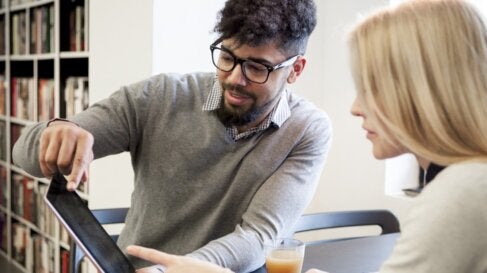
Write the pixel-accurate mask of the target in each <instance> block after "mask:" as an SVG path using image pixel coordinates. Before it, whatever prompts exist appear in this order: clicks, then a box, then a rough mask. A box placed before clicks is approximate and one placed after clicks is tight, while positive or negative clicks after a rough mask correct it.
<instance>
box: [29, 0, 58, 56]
mask: <svg viewBox="0 0 487 273" xmlns="http://www.w3.org/2000/svg"><path fill="white" fill-rule="evenodd" d="M53 51H54V6H53V5H50V6H43V7H39V8H36V9H34V10H33V11H32V13H31V20H30V53H33V54H34V53H37V54H39V53H49V52H53Z"/></svg>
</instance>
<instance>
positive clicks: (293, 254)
mask: <svg viewBox="0 0 487 273" xmlns="http://www.w3.org/2000/svg"><path fill="white" fill-rule="evenodd" d="M303 257H304V243H303V242H301V241H299V240H295V239H287V238H285V239H278V240H276V241H274V242H272V243H271V244H267V245H266V261H265V264H266V269H267V273H301V268H302V266H303Z"/></svg>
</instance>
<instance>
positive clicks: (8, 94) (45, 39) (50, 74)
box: [0, 0, 89, 273]
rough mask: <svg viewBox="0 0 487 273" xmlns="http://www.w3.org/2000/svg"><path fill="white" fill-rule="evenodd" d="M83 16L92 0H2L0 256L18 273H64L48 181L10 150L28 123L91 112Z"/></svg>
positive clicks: (61, 236) (65, 256)
mask: <svg viewBox="0 0 487 273" xmlns="http://www.w3.org/2000/svg"><path fill="white" fill-rule="evenodd" d="M88 11H89V0H69V1H67V0H0V236H1V237H0V255H2V256H4V257H5V258H7V259H8V260H9V261H11V262H12V263H13V264H14V265H15V266H16V267H18V268H19V269H20V270H21V271H22V272H49V273H65V272H66V273H67V272H69V271H68V263H69V243H70V242H69V240H70V239H69V236H68V235H67V232H66V230H64V228H63V227H62V226H61V225H60V224H59V223H58V221H57V220H56V219H55V217H54V215H53V214H52V213H51V212H50V211H49V210H48V209H47V208H46V206H45V204H44V201H43V199H42V197H43V193H44V192H45V191H46V189H47V185H48V181H47V180H46V179H38V178H35V177H32V176H30V175H28V174H27V173H26V172H25V171H23V170H22V169H21V168H19V167H18V166H15V165H14V164H13V162H12V159H11V149H12V146H13V143H15V141H16V140H17V139H18V137H19V135H20V133H21V131H22V129H23V128H24V127H25V126H27V125H29V124H32V123H34V122H38V121H47V120H49V119H51V118H53V117H69V116H71V115H73V114H75V113H77V112H80V111H82V110H84V109H85V108H86V107H88V102H89V100H88V83H89V81H88V76H89V73H88V72H89V69H88V67H89V52H88V50H89V47H88V44H89V41H88V33H89V30H88V22H89V20H88V19H89V16H88V15H89V12H88ZM79 193H80V195H81V196H82V197H84V198H85V199H88V189H87V188H80V191H79Z"/></svg>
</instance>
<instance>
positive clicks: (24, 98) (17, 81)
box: [10, 77, 35, 120]
mask: <svg viewBox="0 0 487 273" xmlns="http://www.w3.org/2000/svg"><path fill="white" fill-rule="evenodd" d="M34 92H35V81H34V79H33V78H20V77H19V78H12V85H11V92H10V94H11V95H10V96H11V101H12V103H11V104H10V105H11V109H10V112H11V113H10V114H11V116H12V117H16V118H19V119H25V120H32V119H33V118H34Z"/></svg>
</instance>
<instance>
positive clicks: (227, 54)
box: [210, 41, 299, 83]
mask: <svg viewBox="0 0 487 273" xmlns="http://www.w3.org/2000/svg"><path fill="white" fill-rule="evenodd" d="M218 42H219V41H217V42H215V43H213V44H212V45H210V50H211V60H212V61H213V64H214V65H215V67H216V68H218V69H220V70H221V71H224V72H230V71H232V70H233V69H234V68H235V67H236V66H237V64H240V67H241V69H242V74H243V75H244V77H245V79H247V80H248V81H251V82H254V83H265V82H266V81H267V79H268V78H269V74H270V73H271V72H272V71H274V70H277V69H280V68H283V67H286V66H290V65H292V64H293V63H294V62H295V61H296V60H297V59H298V56H299V55H296V56H293V57H291V58H289V59H287V60H285V61H284V62H282V63H280V64H276V65H274V66H271V65H267V64H263V63H259V62H256V61H252V60H247V59H240V58H238V57H237V56H235V55H234V54H233V53H232V52H231V51H229V50H227V49H225V48H221V47H217V46H216V45H217V43H218Z"/></svg>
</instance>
